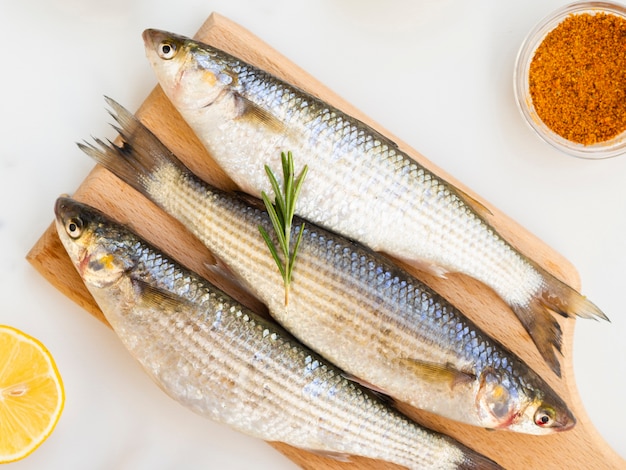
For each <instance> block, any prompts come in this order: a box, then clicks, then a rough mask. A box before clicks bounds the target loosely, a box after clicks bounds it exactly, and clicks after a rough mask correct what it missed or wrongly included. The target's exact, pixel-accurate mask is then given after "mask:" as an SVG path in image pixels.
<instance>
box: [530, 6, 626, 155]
mask: <svg viewBox="0 0 626 470" xmlns="http://www.w3.org/2000/svg"><path fill="white" fill-rule="evenodd" d="M529 90H530V96H531V98H532V102H533V105H534V107H535V110H536V111H537V114H538V115H539V117H540V118H541V120H542V121H543V122H544V123H545V124H546V126H548V127H549V128H550V129H552V130H553V131H554V132H555V133H557V134H558V135H560V136H561V137H563V138H565V139H567V140H570V141H572V142H577V143H581V144H583V145H591V144H594V143H597V142H603V141H607V140H610V139H612V138H613V137H615V136H616V135H618V134H620V133H622V132H623V131H624V130H626V20H625V19H623V18H621V17H619V16H616V15H612V14H607V13H595V14H589V13H583V14H574V15H570V16H568V17H567V18H566V19H565V20H563V21H562V22H561V23H560V24H559V25H558V26H557V27H556V28H554V29H553V30H552V31H551V32H550V33H548V34H547V35H546V37H545V39H544V40H543V42H542V43H541V44H540V45H539V47H538V48H537V50H536V52H535V55H534V57H533V59H532V61H531V64H530V71H529Z"/></svg>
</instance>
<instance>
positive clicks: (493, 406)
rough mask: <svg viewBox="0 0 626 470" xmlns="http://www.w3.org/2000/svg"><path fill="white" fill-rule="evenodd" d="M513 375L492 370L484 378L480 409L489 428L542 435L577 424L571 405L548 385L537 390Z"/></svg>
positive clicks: (480, 381)
mask: <svg viewBox="0 0 626 470" xmlns="http://www.w3.org/2000/svg"><path fill="white" fill-rule="evenodd" d="M511 372H512V371H511V369H509V368H503V369H502V370H496V369H495V368H491V367H488V368H486V369H485V370H484V371H483V373H482V374H481V376H480V380H479V388H478V393H477V395H476V405H477V408H478V412H479V415H480V417H481V420H482V422H483V423H484V424H485V426H486V427H487V428H490V429H503V430H509V431H514V432H521V433H525V434H534V435H541V434H552V433H555V432H560V431H566V430H568V429H571V428H572V427H573V426H574V425H575V424H576V418H574V415H573V414H572V413H571V411H570V410H569V408H568V407H567V405H566V404H565V403H564V402H563V401H562V400H561V399H560V398H559V397H558V396H557V395H556V393H554V392H553V391H552V389H551V388H550V387H549V386H548V385H547V384H545V383H544V382H543V381H541V386H533V385H530V383H532V382H533V381H529V382H528V383H526V382H527V381H524V382H522V381H520V380H517V379H514V378H513V375H512V374H511Z"/></svg>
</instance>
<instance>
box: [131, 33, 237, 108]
mask: <svg viewBox="0 0 626 470" xmlns="http://www.w3.org/2000/svg"><path fill="white" fill-rule="evenodd" d="M143 40H144V46H145V49H146V56H147V57H148V60H149V61H150V64H151V65H152V68H153V69H154V72H155V74H156V76H157V79H158V80H159V83H160V85H161V88H162V89H163V91H164V92H165V94H166V95H167V96H168V98H169V99H170V100H171V101H172V103H173V104H174V105H175V106H176V107H177V108H178V109H180V110H198V109H203V108H207V107H209V106H211V105H212V104H213V103H215V102H216V101H217V100H218V99H219V98H220V97H221V96H223V95H224V94H225V91H228V90H229V89H230V88H231V87H232V86H233V85H234V84H236V82H237V75H236V74H235V73H234V72H233V71H232V70H231V64H230V63H229V60H228V58H229V57H230V56H228V55H227V54H225V53H223V52H222V51H219V50H218V49H214V48H212V47H211V46H208V45H206V44H201V43H198V42H196V41H194V40H192V39H189V38H187V37H184V36H180V35H177V34H173V33H168V32H166V31H161V30H157V29H146V30H145V31H144V32H143Z"/></svg>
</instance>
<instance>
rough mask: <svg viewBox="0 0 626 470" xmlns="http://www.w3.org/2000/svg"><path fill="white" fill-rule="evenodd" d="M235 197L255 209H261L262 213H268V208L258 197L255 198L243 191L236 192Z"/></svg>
mask: <svg viewBox="0 0 626 470" xmlns="http://www.w3.org/2000/svg"><path fill="white" fill-rule="evenodd" d="M234 193H235V195H236V196H237V197H238V198H239V199H241V200H242V201H244V202H245V203H246V204H247V205H249V206H251V207H254V208H255V209H259V210H262V211H266V210H267V208H266V207H265V204H264V203H263V200H262V199H259V198H258V197H254V196H252V195H250V194H248V193H244V192H242V191H234Z"/></svg>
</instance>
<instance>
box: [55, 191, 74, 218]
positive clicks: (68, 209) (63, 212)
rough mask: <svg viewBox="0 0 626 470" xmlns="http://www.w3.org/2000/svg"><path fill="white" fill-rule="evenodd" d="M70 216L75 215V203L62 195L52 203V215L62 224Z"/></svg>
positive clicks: (65, 195)
mask: <svg viewBox="0 0 626 470" xmlns="http://www.w3.org/2000/svg"><path fill="white" fill-rule="evenodd" d="M70 214H76V203H75V201H74V200H73V199H72V198H70V196H69V195H68V194H62V195H60V196H59V197H58V198H57V200H56V202H55V203H54V215H55V216H56V218H57V220H58V221H59V222H61V223H62V222H63V221H65V220H67V219H68V217H70V216H71V215H70Z"/></svg>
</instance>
